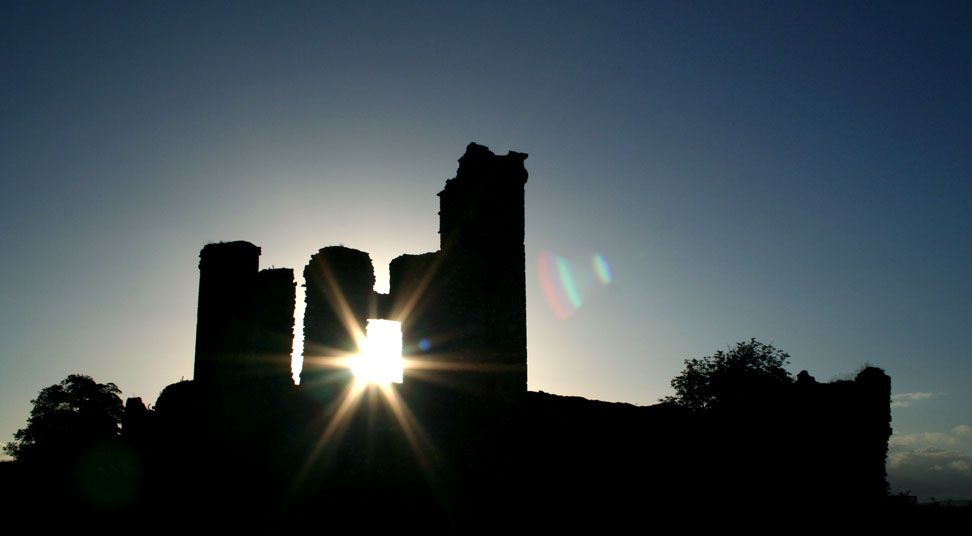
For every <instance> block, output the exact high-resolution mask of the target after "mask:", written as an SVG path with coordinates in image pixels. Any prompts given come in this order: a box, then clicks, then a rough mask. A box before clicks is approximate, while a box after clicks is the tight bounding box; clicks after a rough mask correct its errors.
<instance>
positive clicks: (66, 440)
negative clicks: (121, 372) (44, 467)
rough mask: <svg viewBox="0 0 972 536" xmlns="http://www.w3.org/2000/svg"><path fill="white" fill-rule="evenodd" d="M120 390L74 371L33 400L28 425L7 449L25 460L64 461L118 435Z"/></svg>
mask: <svg viewBox="0 0 972 536" xmlns="http://www.w3.org/2000/svg"><path fill="white" fill-rule="evenodd" d="M119 394H121V390H120V389H119V388H118V386H117V385H115V384H114V383H97V382H95V381H94V379H92V378H91V377H90V376H83V375H80V374H72V375H70V376H68V377H67V378H65V379H64V380H63V381H61V383H58V384H54V385H51V386H50V387H45V388H44V389H43V390H42V391H41V392H40V394H39V395H38V396H37V398H36V399H34V400H31V403H32V404H33V405H34V407H33V408H32V409H31V410H30V417H29V418H28V419H27V427H26V428H22V429H20V430H17V432H16V433H15V434H14V441H11V442H10V443H7V445H6V446H5V447H4V450H6V451H7V453H8V454H10V456H12V457H13V458H14V459H16V460H18V461H23V462H53V461H57V460H65V459H66V458H69V457H70V455H71V454H76V453H77V452H79V451H80V450H81V449H83V448H84V447H85V446H87V445H91V444H92V443H95V442H98V441H104V440H112V439H115V438H117V437H118V435H119V428H120V424H121V420H122V415H123V413H124V407H123V404H122V400H121V398H120V397H119V396H118V395H119Z"/></svg>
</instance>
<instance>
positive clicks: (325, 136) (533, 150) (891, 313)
mask: <svg viewBox="0 0 972 536" xmlns="http://www.w3.org/2000/svg"><path fill="white" fill-rule="evenodd" d="M134 4H138V5H137V6H136V5H134ZM143 4H146V3H143V2H138V3H131V2H118V3H102V2H84V3H73V2H71V3H69V2H65V3H47V2H27V1H13V2H4V3H3V5H2V7H0V73H2V75H0V76H2V84H0V180H2V186H3V190H2V192H3V193H2V196H0V230H2V231H0V251H2V252H3V256H4V262H3V263H0V297H2V299H3V307H2V308H0V315H2V317H0V318H2V322H0V330H2V332H0V370H2V373H0V441H7V440H9V439H11V438H12V434H13V433H14V431H15V430H16V429H17V428H21V427H23V426H24V425H25V422H26V418H27V416H28V413H29V411H30V407H31V406H30V400H31V399H32V398H34V397H36V396H37V394H38V392H39V391H40V390H41V389H42V388H43V387H45V386H47V385H51V384H53V383H57V382H58V381H60V380H62V379H64V378H65V377H66V376H67V375H68V374H71V373H84V374H89V375H91V376H93V377H94V378H95V379H96V380H98V381H101V382H107V381H112V382H115V383H117V384H118V385H119V387H120V388H121V389H122V390H123V392H124V393H123V396H140V397H142V398H143V400H145V401H146V402H149V403H152V402H154V401H155V399H156V397H157V396H158V394H159V392H160V391H161V390H162V388H163V387H165V386H166V385H167V384H169V383H172V382H175V381H178V380H180V379H181V378H190V377H191V376H192V362H193V345H194V337H195V313H196V297H197V296H196V292H197V286H198V271H197V262H198V253H199V250H200V249H201V248H202V246H203V245H205V244H206V243H208V242H212V241H220V240H249V241H251V242H253V243H255V244H257V245H258V246H260V247H262V248H263V256H262V258H261V266H263V267H270V266H276V267H292V268H295V270H296V272H297V273H298V274H299V273H300V271H301V269H302V267H303V266H304V265H305V264H306V262H307V261H308V260H309V258H310V255H311V254H313V253H314V252H316V251H317V249H319V248H320V247H323V246H327V245H335V244H344V245H346V246H349V247H354V248H357V249H361V250H364V251H367V252H369V253H370V254H371V257H372V259H373V260H374V262H375V266H376V270H377V272H378V273H377V277H378V287H379V290H385V289H386V288H387V278H388V273H387V264H388V262H389V261H390V260H391V259H392V258H394V257H396V256H398V255H399V254H402V253H422V252H426V251H434V250H436V249H437V248H438V235H437V229H438V221H437V215H436V212H437V210H438V198H437V197H436V195H435V194H436V193H437V192H438V191H439V190H441V188H442V186H443V185H444V181H445V179H447V178H450V177H453V176H454V175H455V171H456V168H457V162H456V159H457V158H459V157H460V156H461V155H462V153H463V152H464V150H465V146H466V145H467V144H468V143H469V142H471V141H475V142H477V143H480V144H483V145H486V146H488V147H489V148H490V149H492V150H493V151H494V152H496V153H498V154H505V153H506V152H507V151H509V150H514V151H520V152H525V153H528V154H529V155H530V156H529V158H528V159H527V161H526V167H527V170H528V171H529V174H530V178H529V182H528V183H527V185H526V199H527V201H526V203H527V204H526V222H527V228H526V252H527V264H528V270H527V274H526V275H527V302H528V330H529V331H528V338H529V347H528V351H529V386H530V389H531V390H543V391H548V392H553V393H558V394H566V395H580V396H585V397H590V398H596V399H602V400H611V401H625V402H631V403H635V404H652V403H654V402H656V401H657V400H658V399H659V398H660V397H662V396H665V395H668V394H671V393H672V391H671V388H670V386H669V382H670V380H671V378H672V377H673V376H675V375H676V374H678V373H679V371H680V370H681V369H682V367H683V360H685V359H688V358H693V357H701V356H704V355H709V354H711V353H713V352H714V351H716V350H718V349H725V348H726V347H727V346H728V345H731V344H734V343H735V342H738V341H742V340H748V339H749V338H750V337H755V338H757V339H758V340H760V341H763V342H767V343H772V344H774V345H775V346H777V347H778V348H781V349H783V350H785V351H787V352H789V353H790V354H791V355H792V359H791V366H790V370H791V371H792V372H794V373H796V372H799V371H800V370H803V369H807V370H808V371H809V372H810V373H811V374H812V375H814V376H815V377H816V378H817V379H818V380H820V381H827V380H831V379H834V378H844V377H850V376H852V375H853V374H854V373H855V372H856V371H857V370H858V369H859V368H860V367H861V366H862V365H864V364H865V363H870V364H873V365H876V366H880V367H882V368H884V369H885V370H886V371H887V372H888V374H890V375H891V377H892V382H893V393H894V398H893V400H894V407H893V423H892V425H893V427H894V435H893V436H892V440H891V454H890V457H889V465H888V472H889V474H890V481H891V485H892V489H894V490H905V489H910V490H912V492H914V493H918V494H919V495H922V497H923V498H927V497H928V496H930V495H932V496H936V497H939V498H942V497H946V496H951V497H953V498H972V394H970V389H969V387H968V386H969V381H970V380H972V360H970V359H969V356H968V354H969V349H970V348H972V329H970V328H972V300H970V296H972V278H970V269H969V266H970V264H972V236H970V235H972V233H970V231H972V217H970V215H969V214H970V209H972V206H970V205H972V188H970V185H969V179H970V177H972V150H970V149H972V7H970V6H972V4H969V3H968V2H955V3H949V2H937V3H933V5H928V4H929V3H919V2H913V3H898V2H877V3H857V2H846V1H844V2H833V3H830V2H804V3H802V5H797V6H794V5H791V4H792V3H790V2H766V3H763V2H739V3H734V2H729V3H726V2H720V3H708V2H694V3H686V2H670V3H669V2H636V3H627V2H611V3H609V7H607V8H601V7H598V6H596V5H595V4H594V3H593V2H583V3H574V2H546V3H529V2H526V3H525V2H511V3H502V2H495V1H494V2H482V3H478V2H475V3H461V2H417V3H415V2H388V3H354V4H355V5H354V6H350V5H346V4H352V3H351V2H340V3H334V4H328V3H326V2H308V3H302V2H287V3H286V6H284V7H281V6H278V5H270V3H265V2H260V3H253V4H250V3H247V2H239V1H234V2H199V3H191V4H190V3H188V2H186V3H171V2H155V3H152V4H153V5H149V6H146V5H143ZM170 4H179V5H175V6H173V5H170ZM685 4H691V5H685ZM595 255H601V256H602V258H603V259H604V260H606V263H607V265H608V266H609V267H610V271H611V276H612V277H611V280H610V282H609V283H608V284H603V283H602V282H601V281H600V280H599V279H598V278H597V277H596V275H597V274H596V272H595V270H594V267H593V265H592V259H593V258H594V256H595ZM558 257H559V258H561V259H563V260H562V261H561V264H562V265H563V266H564V268H565V269H566V270H567V271H568V272H569V273H570V274H571V275H572V277H573V278H574V280H575V282H576V283H577V284H578V285H579V286H580V288H579V292H580V295H579V298H580V306H579V307H576V308H571V309H570V310H567V311H564V310H560V311H559V312H560V313H562V314H561V315H558V314H557V312H558V311H556V310H555V309H554V308H553V307H551V305H550V304H549V303H548V301H547V300H546V299H545V296H544V294H543V292H542V291H541V276H540V270H539V268H538V266H539V264H540V259H541V258H544V259H548V260H551V259H556V258H558ZM548 264H549V263H548ZM553 265H554V266H556V263H555V262H554V263H553ZM301 299H302V298H301ZM300 309H302V308H300V307H299V308H298V315H300V314H301V313H302V311H301V310H300ZM567 313H569V314H567ZM298 324H299V320H298ZM298 352H299V347H298ZM659 440H667V439H666V438H659ZM720 440H724V441H737V440H739V439H738V438H721V439H720V438H714V440H713V445H712V447H713V451H714V452H718V449H719V447H718V444H719V441H720Z"/></svg>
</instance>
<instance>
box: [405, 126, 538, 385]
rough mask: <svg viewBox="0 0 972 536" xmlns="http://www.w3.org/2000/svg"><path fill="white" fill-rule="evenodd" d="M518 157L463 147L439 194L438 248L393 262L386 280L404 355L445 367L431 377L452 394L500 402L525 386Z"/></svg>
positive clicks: (521, 178)
mask: <svg viewBox="0 0 972 536" xmlns="http://www.w3.org/2000/svg"><path fill="white" fill-rule="evenodd" d="M526 157H527V155H526V154H523V153H516V152H512V151H511V152H510V153H509V154H507V155H505V156H497V155H495V154H493V153H492V152H491V151H490V150H489V149H487V148H486V147H483V146H482V145H477V144H475V143H471V144H469V146H468V147H467V148H466V154H464V155H463V156H462V158H460V159H459V169H458V171H457V172H456V177H455V178H453V179H449V180H447V181H446V185H445V188H443V189H442V191H441V192H439V203H440V211H439V235H440V237H439V238H440V250H439V251H437V252H435V253H426V254H424V255H403V256H401V257H398V258H397V259H395V260H394V261H392V264H391V274H390V275H391V293H390V294H391V297H390V298H391V299H390V301H391V303H392V304H393V305H392V308H391V309H392V315H391V316H392V319H394V320H398V319H399V318H396V313H400V319H401V320H402V322H403V346H404V348H405V351H406V353H408V354H410V356H412V357H414V358H417V359H421V358H422V357H423V356H426V355H428V356H429V358H430V359H434V360H435V361H437V362H439V363H443V362H444V363H446V364H447V365H446V366H445V367H440V368H443V369H446V370H443V371H440V372H438V373H437V374H438V375H440V376H446V377H447V378H445V379H446V382H447V383H449V384H451V385H453V386H455V387H457V388H459V389H461V390H465V391H468V392H472V393H474V394H477V395H484V396H492V397H496V398H499V399H509V400H513V399H515V398H517V397H518V396H519V395H521V394H522V393H525V392H526V388H527V355H526V254H525V250H524V208H525V204H524V187H525V184H526V181H527V172H526V168H525V167H524V164H523V162H524V160H525V159H526ZM403 304H404V305H403ZM402 311H404V312H403V313H402ZM407 374H408V372H407V371H406V375H407ZM407 378H408V376H406V382H407V381H408V379H407Z"/></svg>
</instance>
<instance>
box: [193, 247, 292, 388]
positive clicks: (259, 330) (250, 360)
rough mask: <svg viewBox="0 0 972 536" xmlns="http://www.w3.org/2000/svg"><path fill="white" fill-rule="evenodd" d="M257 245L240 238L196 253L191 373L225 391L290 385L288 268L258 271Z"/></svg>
mask: <svg viewBox="0 0 972 536" xmlns="http://www.w3.org/2000/svg"><path fill="white" fill-rule="evenodd" d="M259 263H260V248H259V247H257V246H255V245H253V244H251V243H249V242H243V241H237V242H221V243H218V244H208V245H206V246H205V247H204V248H203V249H202V251H201V252H200V253H199V307H198V311H197V320H196V359H195V366H194V372H193V378H194V380H195V382H196V383H197V384H199V385H200V386H202V387H203V388H206V389H210V390H215V391H221V392H222V391H226V390H234V389H236V388H238V387H241V386H242V385H244V384H247V385H252V384H260V385H264V386H276V387H280V388H286V387H287V386H290V387H292V386H293V377H292V373H291V367H290V360H291V353H292V349H293V340H294V331H293V329H294V299H295V287H296V283H295V282H294V272H293V270H290V269H284V268H278V269H272V270H262V271H261V270H260V269H259Z"/></svg>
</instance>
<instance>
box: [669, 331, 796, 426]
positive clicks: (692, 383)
mask: <svg viewBox="0 0 972 536" xmlns="http://www.w3.org/2000/svg"><path fill="white" fill-rule="evenodd" d="M789 358H790V354H788V353H786V352H784V351H782V350H778V349H777V348H775V347H773V345H770V344H763V343H761V342H759V341H757V340H756V339H754V338H750V339H749V342H740V343H737V344H736V347H735V348H731V349H729V351H727V352H723V351H722V350H719V351H717V352H716V353H715V354H713V355H711V356H705V357H703V358H702V359H686V360H685V370H684V371H682V373H681V374H679V375H678V376H676V377H675V378H673V379H672V383H671V385H672V388H674V389H675V396H667V397H665V398H662V399H661V401H662V402H667V403H671V404H675V405H678V406H683V407H687V408H689V409H693V410H700V411H706V410H711V409H714V408H717V407H720V406H725V405H730V404H734V403H740V402H743V401H744V400H746V399H748V398H750V397H753V396H759V394H760V393H765V392H766V391H767V390H770V389H774V388H777V387H780V386H783V385H786V384H790V383H793V377H792V376H791V375H790V373H789V372H787V370H786V364H787V363H788V359H789Z"/></svg>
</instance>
